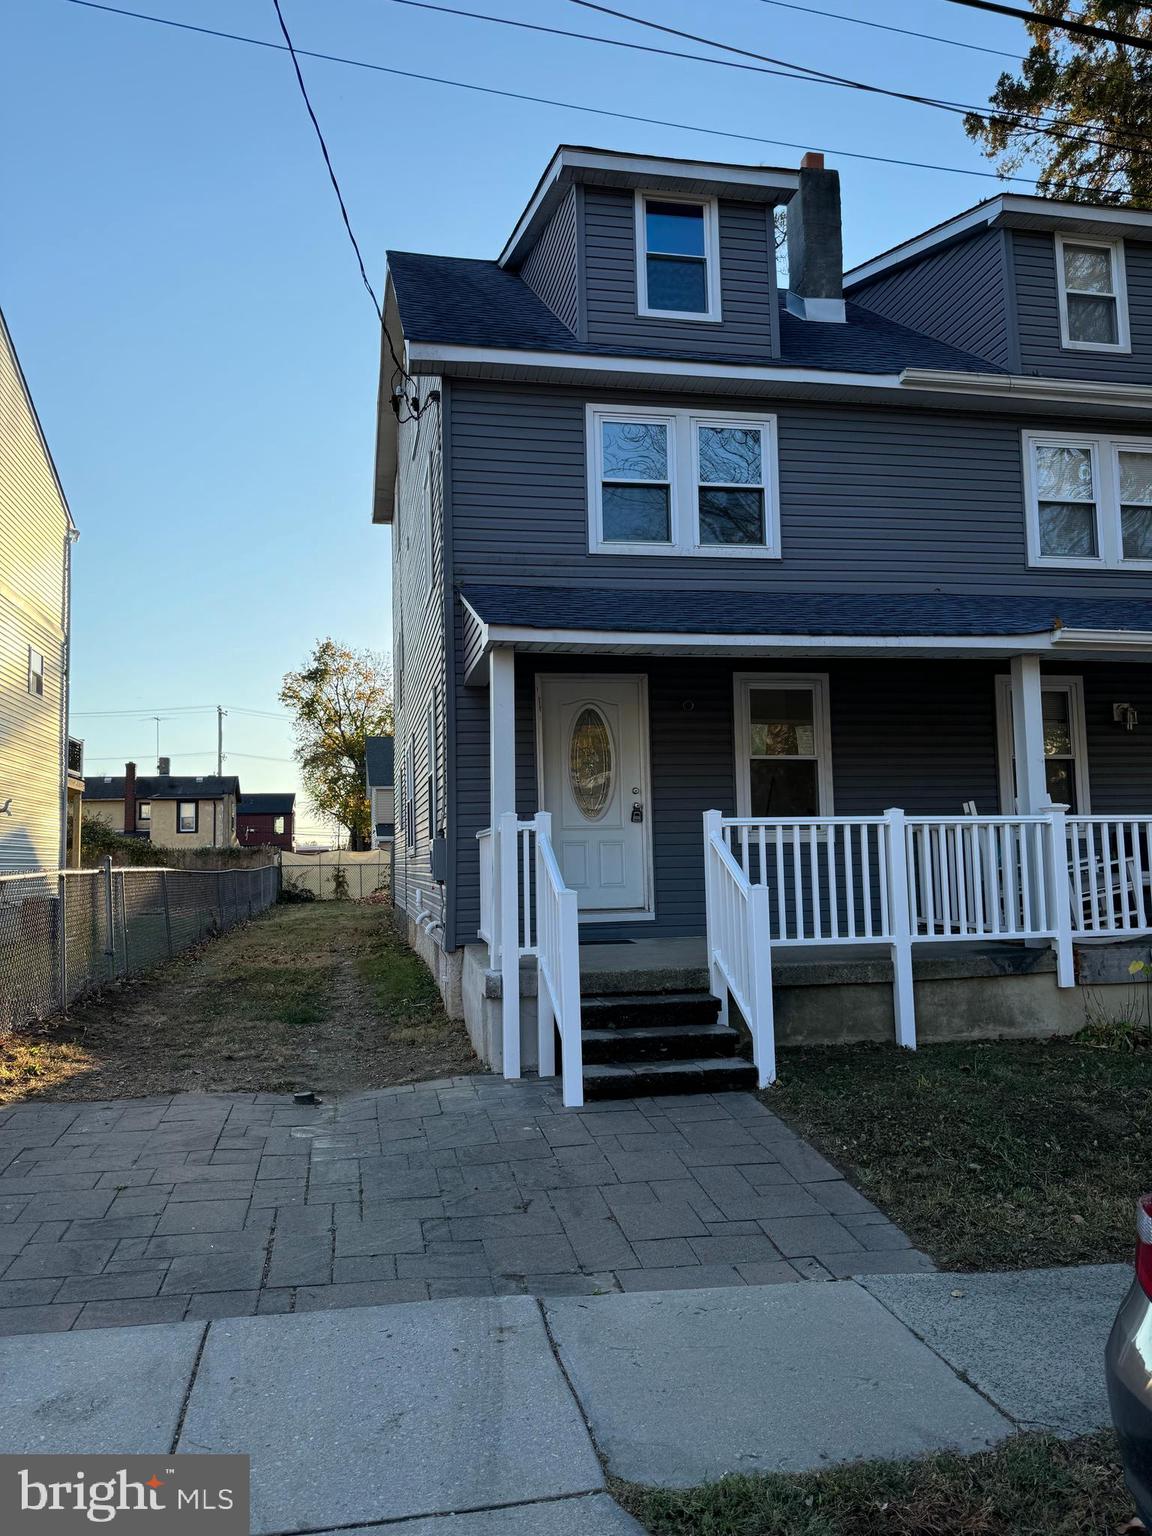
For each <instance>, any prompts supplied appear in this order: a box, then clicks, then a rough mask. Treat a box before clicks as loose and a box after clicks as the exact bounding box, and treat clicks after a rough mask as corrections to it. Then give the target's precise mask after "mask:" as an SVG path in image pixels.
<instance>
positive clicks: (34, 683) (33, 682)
mask: <svg viewBox="0 0 1152 1536" xmlns="http://www.w3.org/2000/svg"><path fill="white" fill-rule="evenodd" d="M28 692H29V693H30V694H32V695H33V696H34V697H35V698H37V699H42V698H43V697H44V657H43V656H42V655H41V653H40V652H39V651H38V650H36V649H34V647H32V646H29V647H28Z"/></svg>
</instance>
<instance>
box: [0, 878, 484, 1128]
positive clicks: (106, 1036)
mask: <svg viewBox="0 0 1152 1536" xmlns="http://www.w3.org/2000/svg"><path fill="white" fill-rule="evenodd" d="M480 1070H481V1068H480V1064H479V1062H478V1061H477V1060H476V1057H475V1056H474V1055H473V1053H472V1050H471V1047H470V1045H469V1043H468V1038H467V1035H466V1034H465V1032H464V1029H463V1026H462V1025H460V1024H457V1023H453V1022H452V1021H451V1020H450V1019H448V1018H447V1017H446V1015H445V1014H444V1011H443V1009H442V1007H441V1005H440V999H439V995H438V993H437V991H436V988H435V986H434V984H433V982H432V979H431V977H430V976H429V974H428V972H427V970H426V969H425V967H424V965H423V964H422V962H421V961H419V960H418V959H417V958H416V956H415V955H413V954H412V952H411V951H410V950H409V949H408V948H407V947H406V946H405V945H404V944H402V943H401V941H400V940H399V938H398V937H397V935H396V933H395V932H394V930H393V929H392V927H391V923H390V920H389V913H388V909H387V907H384V906H379V905H372V904H368V903H363V904H361V903H359V902H313V903H308V904H301V905H298V906H280V907H275V908H273V909H272V910H271V911H270V912H268V913H266V914H265V915H264V916H262V917H260V918H257V919H256V920H255V921H254V922H251V923H249V924H247V925H246V926H245V927H243V928H241V929H237V930H234V931H233V932H231V933H228V934H225V935H224V936H223V937H222V938H219V939H216V940H214V941H211V942H209V943H208V944H205V945H203V946H201V948H200V949H199V950H197V951H194V952H191V953H189V954H187V955H185V956H182V957H181V958H180V959H179V960H175V961H173V962H172V963H171V964H169V965H166V966H164V967H163V968H162V969H160V970H157V971H154V972H152V973H151V974H150V975H148V976H146V977H143V978H141V979H139V980H136V981H133V982H130V983H128V984H125V985H123V986H121V987H119V988H117V989H115V990H114V991H112V992H109V993H106V994H105V995H103V996H102V997H99V998H96V999H94V1000H92V1001H91V1002H89V1003H87V1004H83V1005H81V1006H80V1007H77V1008H74V1009H73V1010H72V1012H71V1014H70V1015H68V1016H67V1017H66V1018H62V1019H58V1020H55V1021H52V1022H50V1023H49V1024H47V1025H43V1026H40V1027H38V1028H36V1029H35V1030H26V1031H21V1032H18V1033H16V1034H13V1035H9V1036H8V1037H6V1038H3V1039H0V1103H9V1102H12V1101H14V1100H19V1099H28V1098H51V1099H105V1098H131V1097H140V1096H144V1095H149V1094H166V1093H180V1092H186V1091H188V1090H200V1091H210V1092H229V1091H259V1092H272V1093H279V1092H287V1091H290V1090H293V1089H298V1088H313V1089H316V1090H318V1091H321V1092H328V1093H332V1092H337V1091H340V1090H350V1089H356V1088H373V1087H376V1088H379V1087H385V1086H387V1085H389V1084H394V1083H405V1082H416V1081H420V1080H422V1079H426V1078H434V1077H447V1076H451V1075H453V1074H455V1073H460V1072H478V1071H480Z"/></svg>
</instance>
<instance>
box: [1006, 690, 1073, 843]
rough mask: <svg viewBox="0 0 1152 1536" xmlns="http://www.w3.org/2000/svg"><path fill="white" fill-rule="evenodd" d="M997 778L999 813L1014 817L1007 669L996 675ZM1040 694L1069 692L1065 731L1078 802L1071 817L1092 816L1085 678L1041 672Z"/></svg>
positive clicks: (1013, 752)
mask: <svg viewBox="0 0 1152 1536" xmlns="http://www.w3.org/2000/svg"><path fill="white" fill-rule="evenodd" d="M995 682H996V777H997V783H998V785H999V791H1000V814H1001V815H1002V816H1014V815H1015V814H1016V807H1015V800H1016V795H1015V786H1014V782H1013V777H1012V766H1013V763H1014V761H1015V756H1016V754H1015V749H1014V746H1013V740H1012V679H1011V677H1010V676H1009V674H1008V673H1006V672H998V673H997V674H996V679H995ZM1040 693H1041V696H1043V695H1044V694H1045V693H1066V694H1067V695H1068V730H1069V734H1070V736H1071V738H1072V764H1073V767H1074V769H1075V772H1076V794H1077V797H1078V800H1079V804H1078V805H1077V806H1076V807H1075V809H1074V810H1073V811H1072V812H1071V814H1072V815H1074V816H1091V814H1092V790H1091V784H1090V782H1089V776H1088V728H1087V715H1086V713H1085V706H1084V679H1083V678H1082V677H1080V676H1072V675H1069V676H1065V677H1057V676H1050V675H1049V674H1048V673H1046V672H1045V673H1042V674H1041V677H1040Z"/></svg>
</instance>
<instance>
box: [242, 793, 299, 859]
mask: <svg viewBox="0 0 1152 1536" xmlns="http://www.w3.org/2000/svg"><path fill="white" fill-rule="evenodd" d="M295 817H296V796H295V795H291V794H288V795H284V794H266V795H245V796H244V797H243V799H242V800H241V801H240V803H239V805H238V806H237V807H236V837H237V840H238V841H239V843H240V846H241V848H286V849H287V850H288V852H289V853H291V851H292V848H293V846H294V845H295V837H296V834H295Z"/></svg>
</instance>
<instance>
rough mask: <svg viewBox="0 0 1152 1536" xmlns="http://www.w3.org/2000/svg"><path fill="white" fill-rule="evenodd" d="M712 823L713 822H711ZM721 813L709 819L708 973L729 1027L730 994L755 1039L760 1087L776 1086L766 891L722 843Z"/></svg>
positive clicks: (706, 857) (706, 889)
mask: <svg viewBox="0 0 1152 1536" xmlns="http://www.w3.org/2000/svg"><path fill="white" fill-rule="evenodd" d="M709 818H714V819H713V820H711V821H710V820H709ZM719 820H720V813H719V812H718V811H710V812H708V814H707V815H706V816H705V818H704V821H705V837H704V899H705V903H706V906H707V909H708V973H709V977H710V982H709V984H710V986H711V988H712V991H713V993H714V994H715V995H716V996H717V997H718V998H719V999H720V1007H721V1014H722V1017H723V1019H724V1022H725V1023H727V1022H728V998H729V995H731V996H732V997H733V998H734V999H735V1002H736V1006H737V1007H738V1008H739V1010H740V1012H741V1013H742V1014H743V1016H744V1021H745V1023H746V1024H747V1025H748V1029H749V1033H750V1034H751V1036H752V1058H753V1061H754V1062H755V1064H756V1072H757V1077H758V1079H759V1084H760V1087H761V1088H766V1087H767V1086H768V1085H769V1083H774V1082H775V1081H776V1032H775V1027H774V1024H773V1014H772V959H771V948H770V943H769V942H759V941H758V938H757V936H758V935H761V934H768V933H769V932H770V930H771V914H770V910H769V897H768V887H767V886H766V885H753V884H752V882H751V881H750V880H749V879H748V875H747V873H746V870H745V869H742V868H741V867H740V865H739V864H738V863H737V862H736V860H735V859H734V858H733V857H732V854H731V852H730V850H729V848H728V847H727V845H726V844H725V842H724V838H723V836H722V834H721V830H720V827H719V825H718V823H719Z"/></svg>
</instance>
